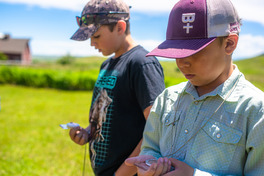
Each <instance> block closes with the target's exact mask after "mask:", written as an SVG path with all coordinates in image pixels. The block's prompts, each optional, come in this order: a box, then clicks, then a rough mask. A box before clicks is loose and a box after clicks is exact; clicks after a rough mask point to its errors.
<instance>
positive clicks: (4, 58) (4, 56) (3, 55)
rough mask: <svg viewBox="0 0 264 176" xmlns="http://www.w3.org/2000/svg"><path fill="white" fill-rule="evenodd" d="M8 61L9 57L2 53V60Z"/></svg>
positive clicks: (0, 55) (0, 58)
mask: <svg viewBox="0 0 264 176" xmlns="http://www.w3.org/2000/svg"><path fill="white" fill-rule="evenodd" d="M7 59H8V57H7V55H5V54H4V53H1V52H0V60H7Z"/></svg>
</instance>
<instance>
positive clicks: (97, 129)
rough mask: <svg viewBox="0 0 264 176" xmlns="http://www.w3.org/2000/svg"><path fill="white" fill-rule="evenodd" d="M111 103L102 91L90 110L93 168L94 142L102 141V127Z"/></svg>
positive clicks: (92, 160)
mask: <svg viewBox="0 0 264 176" xmlns="http://www.w3.org/2000/svg"><path fill="white" fill-rule="evenodd" d="M111 102H112V99H111V98H109V97H108V95H107V92H106V90H105V89H102V90H101V91H100V92H99V94H98V95H97V97H96V99H95V101H94V103H93V106H92V108H91V110H90V117H89V118H90V120H89V122H90V124H91V130H90V135H89V139H88V140H89V141H90V147H91V152H92V156H91V163H92V166H94V161H95V158H96V151H95V150H94V142H100V141H104V137H103V135H102V133H101V132H102V125H103V123H104V122H105V121H106V113H107V108H108V106H109V105H110V103H111Z"/></svg>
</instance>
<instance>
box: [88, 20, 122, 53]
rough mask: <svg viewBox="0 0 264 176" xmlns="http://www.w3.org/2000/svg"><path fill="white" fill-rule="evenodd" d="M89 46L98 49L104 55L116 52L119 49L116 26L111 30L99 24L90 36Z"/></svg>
mask: <svg viewBox="0 0 264 176" xmlns="http://www.w3.org/2000/svg"><path fill="white" fill-rule="evenodd" d="M91 46H94V47H95V49H98V51H99V52H101V53H102V54H103V55H104V56H108V55H111V54H113V53H116V52H117V51H118V49H119V47H118V46H119V42H118V33H117V30H116V27H115V28H114V31H113V32H111V31H110V29H109V28H108V26H104V25H103V26H101V27H100V28H99V29H98V30H97V31H96V32H95V33H94V34H93V35H92V37H91Z"/></svg>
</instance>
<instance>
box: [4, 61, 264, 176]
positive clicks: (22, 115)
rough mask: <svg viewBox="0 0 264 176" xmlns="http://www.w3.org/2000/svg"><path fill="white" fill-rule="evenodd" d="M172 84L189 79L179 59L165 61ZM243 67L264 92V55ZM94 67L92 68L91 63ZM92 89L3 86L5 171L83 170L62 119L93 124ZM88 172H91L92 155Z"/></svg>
mask: <svg viewBox="0 0 264 176" xmlns="http://www.w3.org/2000/svg"><path fill="white" fill-rule="evenodd" d="M103 60H104V59H102V58H100V59H96V60H95V59H91V58H81V59H78V61H77V62H76V63H75V64H74V65H73V66H66V67H62V66H58V65H54V64H53V63H37V64H36V65H34V66H35V67H41V68H45V67H46V68H49V69H76V70H80V69H81V70H84V69H93V70H97V71H98V69H99V65H100V64H101V63H102V61H103ZM161 63H162V66H163V68H164V74H165V81H167V82H168V84H169V85H173V84H177V83H179V82H181V81H186V79H185V78H184V77H183V76H182V75H181V73H180V72H179V70H178V69H177V67H176V63H175V62H161ZM235 64H237V65H238V67H239V69H240V71H242V72H243V73H244V74H245V76H246V78H247V79H248V80H249V81H251V82H252V83H253V84H254V85H256V86H257V87H258V88H260V89H261V90H263V91H264V78H263V76H264V70H263V68H264V56H261V57H257V58H253V59H249V60H242V61H236V62H235ZM88 66H89V68H87V67H88ZM91 96H92V92H89V91H61V90H53V89H34V88H29V87H21V86H14V85H0V97H1V110H0V129H1V135H0V175H1V176H2V175H3V176H11V175H12V176H17V175H18V176H72V175H82V169H83V155H84V146H79V145H77V144H75V143H73V142H72V141H71V140H70V138H69V136H68V130H63V129H61V128H60V127H59V124H61V123H67V122H70V121H74V122H77V123H79V124H80V125H81V126H86V125H88V115H89V108H90V103H91ZM88 158H89V157H88V155H87V159H86V162H87V164H86V174H85V175H86V176H92V175H93V173H92V170H91V168H90V163H89V159H88Z"/></svg>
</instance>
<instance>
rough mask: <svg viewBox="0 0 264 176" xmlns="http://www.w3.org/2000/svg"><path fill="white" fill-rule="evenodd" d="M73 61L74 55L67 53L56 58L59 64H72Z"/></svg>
mask: <svg viewBox="0 0 264 176" xmlns="http://www.w3.org/2000/svg"><path fill="white" fill-rule="evenodd" d="M73 62H74V57H73V56H71V55H70V54H67V55H66V56H62V57H61V58H59V59H58V60H57V63H59V64H61V65H69V64H72V63H73Z"/></svg>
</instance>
